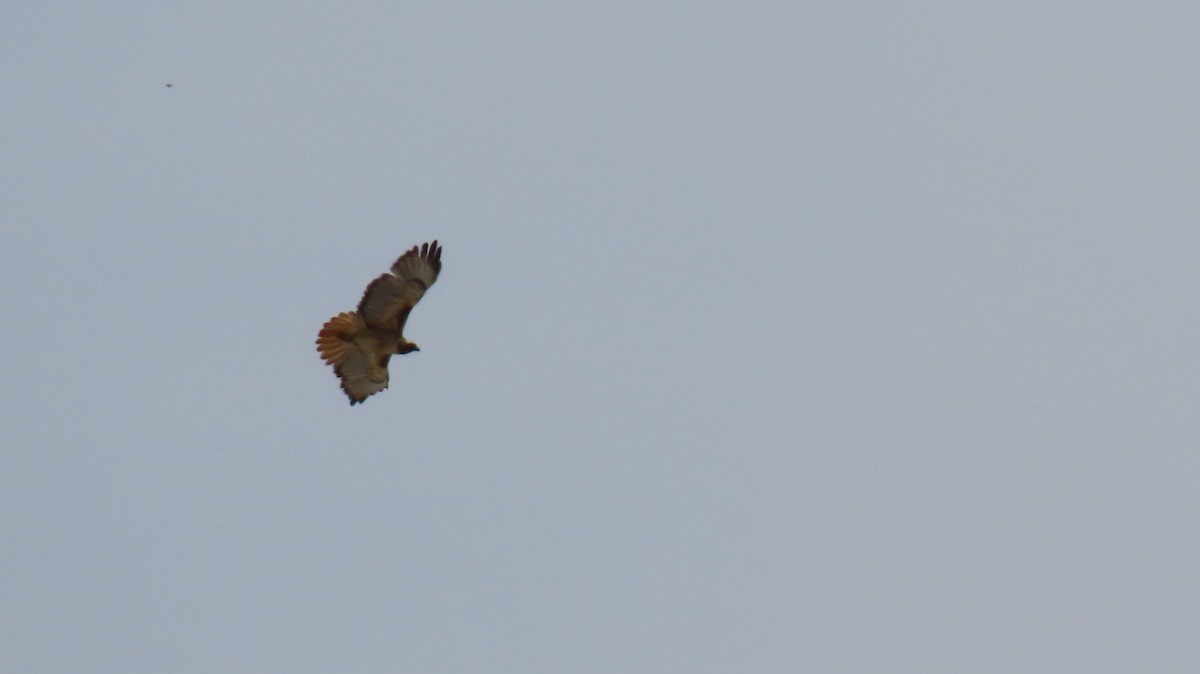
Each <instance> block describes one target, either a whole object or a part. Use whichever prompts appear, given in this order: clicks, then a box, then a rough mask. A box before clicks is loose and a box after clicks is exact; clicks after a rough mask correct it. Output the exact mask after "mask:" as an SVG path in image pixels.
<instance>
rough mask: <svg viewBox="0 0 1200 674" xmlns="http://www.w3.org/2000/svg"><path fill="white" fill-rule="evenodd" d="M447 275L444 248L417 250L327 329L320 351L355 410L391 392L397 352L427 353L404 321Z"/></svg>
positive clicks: (399, 261)
mask: <svg viewBox="0 0 1200 674" xmlns="http://www.w3.org/2000/svg"><path fill="white" fill-rule="evenodd" d="M441 270H442V247H441V246H439V245H438V242H437V241H434V242H433V243H423V244H421V245H420V247H418V246H413V247H412V249H411V250H409V251H408V252H406V253H405V254H403V255H401V256H400V257H399V259H397V260H396V263H395V264H393V265H392V270H391V272H389V273H387V274H384V275H383V276H380V277H379V278H377V279H375V280H374V281H371V284H370V285H368V286H367V289H366V291H365V292H363V296H362V299H361V300H359V302H358V311H343V312H342V313H340V314H338V315H337V316H334V317H333V318H331V319H329V320H328V321H326V322H325V325H324V326H322V327H321V332H319V333H318V334H317V351H319V352H320V354H321V358H322V359H323V360H324V361H325V362H326V363H328V364H330V365H332V366H333V372H334V374H336V375H337V376H338V377H339V378H340V379H341V380H342V390H343V391H345V392H346V395H347V396H349V397H350V404H351V405H354V404H357V403H361V402H362V401H364V400H366V399H367V397H368V396H371V395H374V394H376V393H379V392H380V391H382V390H384V389H385V388H387V387H388V359H390V358H391V357H392V354H393V353H410V352H412V351H420V350H421V349H420V348H419V347H417V345H416V344H413V343H412V342H410V341H408V340H407V339H405V338H404V334H403V333H404V322H405V321H406V320H408V314H409V312H410V311H412V308H413V307H414V306H416V304H417V302H420V301H421V298H422V297H424V295H425V291H426V290H428V289H429V286H431V285H433V282H434V281H436V280H437V277H438V272H440V271H441Z"/></svg>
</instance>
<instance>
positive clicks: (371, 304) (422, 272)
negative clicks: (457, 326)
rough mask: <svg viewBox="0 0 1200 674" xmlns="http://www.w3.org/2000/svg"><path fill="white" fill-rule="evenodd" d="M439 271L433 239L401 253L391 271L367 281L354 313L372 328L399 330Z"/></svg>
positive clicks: (438, 252) (438, 248)
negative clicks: (365, 288)
mask: <svg viewBox="0 0 1200 674" xmlns="http://www.w3.org/2000/svg"><path fill="white" fill-rule="evenodd" d="M441 271H442V247H441V246H439V245H438V242H437V241H434V242H433V243H423V244H421V245H420V247H417V246H413V247H412V249H411V250H409V251H408V252H406V253H405V254H403V255H401V256H400V258H399V259H397V260H396V263H395V264H393V265H392V271H391V272H390V273H388V274H384V275H383V276H380V277H379V278H377V279H375V280H374V281H371V284H370V285H368V286H367V290H366V292H364V293H363V296H362V300H360V301H359V303H358V314H359V315H360V316H362V320H363V321H364V322H365V323H366V324H367V325H368V326H369V327H372V328H376V329H379V330H387V331H389V332H397V333H402V332H403V331H404V322H405V321H407V320H408V313H409V312H410V311H412V308H413V307H414V306H416V304H417V302H420V301H421V298H422V297H423V296H424V295H425V291H426V290H428V289H429V286H431V285H433V283H434V281H437V277H438V273H439V272H441Z"/></svg>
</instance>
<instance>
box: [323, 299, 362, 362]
mask: <svg viewBox="0 0 1200 674" xmlns="http://www.w3.org/2000/svg"><path fill="white" fill-rule="evenodd" d="M363 327H364V325H363V322H362V319H361V318H359V316H358V314H357V313H355V312H353V311H343V312H342V313H340V314H338V315H337V316H334V317H333V318H331V319H329V320H328V321H326V322H325V325H323V326H321V331H320V332H319V333H317V351H318V352H319V353H320V354H321V359H322V360H324V361H325V362H326V363H328V364H329V365H338V364H339V363H341V362H343V361H345V360H346V356H347V355H349V354H350V352H351V350H352V349H353V348H354V347H353V346H352V345H351V343H350V341H349V339H350V337H351V336H353V335H354V333H356V332H358V331H359V330H361V329H362V328H363Z"/></svg>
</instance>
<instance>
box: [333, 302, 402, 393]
mask: <svg viewBox="0 0 1200 674" xmlns="http://www.w3.org/2000/svg"><path fill="white" fill-rule="evenodd" d="M380 346H381V343H380V341H379V340H378V339H377V338H376V337H375V335H374V334H373V333H372V332H371V329H370V328H368V327H367V326H366V325H365V324H364V323H363V321H362V318H361V317H359V315H358V314H356V313H354V312H352V311H345V312H342V313H340V314H338V315H337V316H334V317H333V318H331V319H329V320H328V321H327V322H326V323H325V325H324V326H323V327H322V328H321V332H320V333H318V335H317V350H318V351H320V352H321V358H322V359H324V361H325V362H326V363H329V364H330V365H332V366H333V372H334V374H336V375H337V376H338V378H339V379H341V380H342V390H343V391H345V392H346V395H347V396H349V398H350V404H351V405H354V404H357V403H361V402H362V401H364V400H366V399H367V397H368V396H371V395H374V394H376V393H379V392H380V391H382V390H384V389H386V388H387V387H388V369H387V366H388V359H389V358H391V354H390V353H388V352H386V351H384V350H383V349H381V348H380Z"/></svg>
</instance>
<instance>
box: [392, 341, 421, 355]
mask: <svg viewBox="0 0 1200 674" xmlns="http://www.w3.org/2000/svg"><path fill="white" fill-rule="evenodd" d="M420 350H421V347H419V346H417V345H416V344H414V343H412V342H410V341H408V340H404V341H401V342H400V345H399V346H398V347H397V351H396V353H412V352H413V351H420Z"/></svg>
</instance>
